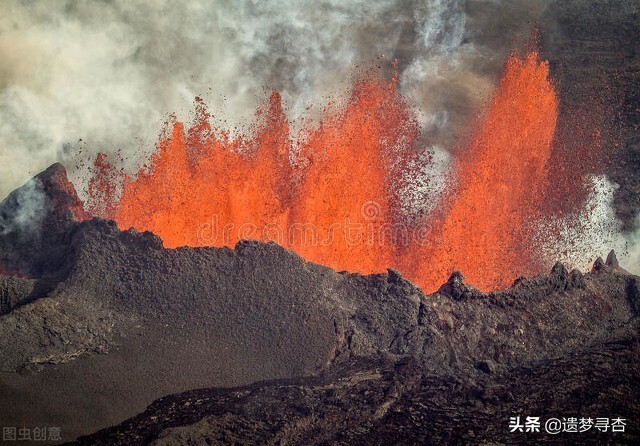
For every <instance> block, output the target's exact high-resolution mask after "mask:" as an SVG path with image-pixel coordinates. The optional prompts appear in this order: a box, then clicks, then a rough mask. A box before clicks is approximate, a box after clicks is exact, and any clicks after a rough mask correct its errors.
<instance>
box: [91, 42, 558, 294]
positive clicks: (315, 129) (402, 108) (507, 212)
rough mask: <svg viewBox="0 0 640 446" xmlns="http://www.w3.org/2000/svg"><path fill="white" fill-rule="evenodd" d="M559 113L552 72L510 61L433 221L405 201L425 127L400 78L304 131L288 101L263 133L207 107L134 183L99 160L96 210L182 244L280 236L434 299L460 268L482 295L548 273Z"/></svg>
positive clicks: (375, 83) (323, 258) (356, 91)
mask: <svg viewBox="0 0 640 446" xmlns="http://www.w3.org/2000/svg"><path fill="white" fill-rule="evenodd" d="M557 108H558V103H557V99H556V93H555V91H554V88H553V86H552V84H551V82H550V79H549V69H548V65H547V63H546V62H543V61H540V59H539V57H538V54H537V53H536V52H530V53H528V54H526V55H525V56H523V57H518V56H516V55H512V56H510V57H509V59H508V60H507V62H506V64H505V69H504V73H503V76H502V79H501V81H500V83H499V85H498V87H497V89H496V92H495V93H494V96H493V98H492V100H491V102H490V104H489V106H488V108H487V110H486V112H485V113H484V115H483V116H482V117H481V118H480V119H479V121H478V123H477V124H476V125H477V129H476V132H475V136H474V138H473V139H472V141H471V142H470V143H469V144H468V145H467V147H463V149H464V150H461V152H462V153H464V155H463V156H462V157H461V158H460V159H459V160H458V161H457V162H456V164H455V166H454V169H453V176H454V178H455V180H456V181H453V182H452V186H451V188H450V190H449V191H447V193H446V194H445V196H444V197H442V198H439V199H440V200H441V205H440V207H439V210H438V211H437V212H435V213H433V214H432V215H430V216H428V217H424V218H422V220H421V219H419V218H414V217H415V216H411V215H410V212H411V211H410V210H407V209H406V208H405V207H403V205H402V201H403V200H402V196H401V192H400V191H401V190H402V188H403V186H406V184H403V182H404V181H407V178H409V179H410V178H411V177H412V172H411V169H415V168H416V166H419V165H420V161H419V157H418V139H419V130H418V124H417V121H416V117H415V115H414V113H413V111H412V109H411V107H410V106H409V105H408V103H407V101H406V100H405V99H404V98H403V97H402V96H401V95H400V94H399V92H398V85H397V79H396V78H395V77H394V78H392V79H391V80H390V81H381V80H379V79H369V78H362V79H360V80H358V81H357V82H356V83H355V85H354V88H353V90H352V93H351V95H350V97H349V99H348V101H347V102H346V105H343V106H339V105H337V104H330V105H329V106H328V107H327V108H326V110H325V111H324V114H323V117H322V119H321V120H320V121H319V122H316V123H310V124H309V125H308V126H305V127H303V129H302V130H300V131H298V132H296V133H295V134H294V132H293V131H292V130H291V129H290V128H289V123H288V120H287V116H286V113H285V112H284V110H283V107H282V103H281V99H280V96H279V94H278V93H277V92H274V93H273V94H272V95H271V96H270V97H269V98H268V100H266V102H265V104H264V105H263V106H262V107H261V108H260V109H259V110H258V112H257V115H256V124H255V126H254V129H255V130H254V131H253V132H252V134H251V135H250V136H247V135H240V136H231V134H230V132H228V131H227V130H225V129H217V128H213V127H212V125H211V119H210V118H211V117H210V115H209V113H208V111H207V109H206V106H205V104H204V103H203V102H202V101H201V100H200V99H196V118H195V120H194V123H193V124H192V125H191V126H190V127H189V128H185V126H184V125H183V124H182V123H180V122H175V121H174V122H169V123H167V125H166V128H165V131H164V132H163V134H162V135H161V137H160V141H159V143H158V146H157V150H156V152H155V153H154V155H153V156H152V157H151V158H150V160H149V162H148V164H147V165H146V166H144V167H143V168H141V169H140V171H139V172H138V173H137V175H135V176H134V177H129V176H127V175H123V174H121V173H120V172H119V171H118V170H117V169H115V168H114V167H112V166H111V165H110V164H109V162H108V160H106V158H105V156H103V155H100V156H98V158H97V159H96V161H95V170H94V176H93V178H92V179H91V181H90V184H89V195H90V197H89V200H88V202H87V209H88V210H89V211H90V212H92V213H93V214H94V215H99V216H102V217H107V218H112V219H114V220H115V221H116V222H117V224H118V226H119V227H120V228H121V229H128V228H131V227H134V228H136V229H138V230H149V231H152V232H154V233H156V234H157V235H159V236H160V237H161V238H162V240H163V242H164V244H165V246H167V247H170V248H173V247H178V246H233V245H234V244H235V243H236V242H237V241H238V240H240V239H243V238H249V239H257V240H262V241H276V242H278V243H280V244H281V245H283V246H285V247H287V248H290V249H293V250H294V251H296V252H298V253H299V254H300V255H302V256H303V257H304V258H305V259H307V260H309V261H314V262H318V263H322V264H325V265H329V266H331V267H334V268H336V269H347V270H350V271H354V272H360V273H373V272H381V271H384V270H386V269H387V268H389V267H393V268H395V269H398V270H400V271H401V272H403V273H404V274H405V275H407V276H408V277H409V278H410V279H411V280H413V281H414V282H416V283H418V284H419V285H420V286H421V287H422V288H423V289H424V290H425V291H433V290H434V289H435V288H436V287H437V286H438V284H440V283H442V282H443V281H444V280H446V279H447V277H448V275H449V274H450V273H451V272H452V271H453V270H455V269H460V270H462V271H463V273H464V274H465V276H466V277H467V278H468V279H470V281H471V282H472V283H474V284H475V285H477V286H478V287H479V288H481V289H491V288H496V287H504V286H508V285H509V284H510V283H511V281H512V280H513V279H514V278H515V277H517V276H519V275H522V274H525V273H526V274H532V273H537V272H539V271H537V270H536V268H537V264H536V258H537V256H536V249H535V246H533V240H532V238H531V237H530V235H529V228H528V223H529V222H530V221H532V220H533V219H535V218H537V217H538V216H539V212H540V210H539V209H540V208H541V207H540V206H538V204H539V203H540V200H541V197H542V190H543V188H544V186H545V181H546V174H545V172H546V163H547V160H548V159H549V156H550V154H551V147H552V139H553V135H554V131H555V127H556V120H557ZM422 167H424V166H422ZM403 179H404V180H403ZM408 181H410V180H408ZM425 199H434V197H426V196H425ZM425 228H427V229H426V230H425ZM417 234H420V236H419V237H418V236H417ZM425 241H427V242H426V243H425Z"/></svg>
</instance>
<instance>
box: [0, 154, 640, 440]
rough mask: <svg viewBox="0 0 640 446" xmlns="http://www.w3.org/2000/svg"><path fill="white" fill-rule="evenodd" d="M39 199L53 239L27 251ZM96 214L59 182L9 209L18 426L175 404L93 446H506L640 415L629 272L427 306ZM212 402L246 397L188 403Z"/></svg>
mask: <svg viewBox="0 0 640 446" xmlns="http://www.w3.org/2000/svg"><path fill="white" fill-rule="evenodd" d="M27 193H29V194H34V193H37V194H41V197H42V201H41V204H42V206H41V208H40V210H41V212H42V214H41V221H42V222H46V224H45V223H43V224H42V225H41V226H40V227H39V228H38V229H39V232H37V233H35V234H34V233H29V232H24V233H22V235H21V236H20V237H16V236H15V235H14V234H13V233H12V232H11V231H9V230H8V228H9V227H10V222H14V223H15V222H16V219H15V218H13V219H12V218H11V216H12V215H14V216H15V215H18V214H19V213H20V212H22V211H23V209H21V204H20V203H21V201H20V197H21V196H24V194H27ZM77 203H78V200H77V197H76V195H75V192H74V190H73V187H72V186H71V185H70V183H69V182H68V180H67V179H66V175H65V173H64V168H63V167H62V166H61V165H54V166H52V167H51V168H50V169H48V170H46V171H45V172H43V173H42V174H39V175H38V176H36V177H35V178H34V180H33V181H31V182H29V183H28V184H27V185H25V186H24V187H23V188H21V189H18V190H16V191H15V192H14V193H13V194H11V195H10V196H9V197H8V198H7V199H6V200H5V201H4V202H2V204H1V205H0V213H1V215H3V216H4V222H5V223H4V224H5V228H7V229H5V233H4V234H3V235H2V238H1V239H0V241H1V242H2V246H3V250H2V253H3V267H4V268H5V270H7V271H17V270H20V271H22V277H21V276H16V275H14V276H2V280H1V282H0V285H1V286H2V296H3V300H2V312H3V315H2V316H1V317H0V330H1V334H2V336H0V339H1V341H0V342H2V346H1V348H0V352H1V354H2V361H1V364H2V375H0V376H1V377H2V381H1V383H0V385H1V388H2V390H3V392H2V394H3V395H4V396H3V398H2V399H0V404H1V406H0V413H2V414H3V422H5V423H7V424H9V425H12V424H15V425H19V424H20V425H22V424H24V425H29V424H31V423H34V424H35V423H46V425H49V426H56V425H60V426H64V432H65V435H66V438H69V439H71V438H75V437H78V436H80V435H83V434H88V433H90V432H91V431H93V430H96V429H98V428H101V427H105V426H108V425H112V424H115V423H118V422H120V421H121V420H122V419H124V418H127V417H130V416H133V415H135V414H136V413H138V412H141V411H142V410H143V409H144V408H145V406H146V405H147V404H148V403H149V402H150V401H151V400H153V399H155V398H158V397H161V396H163V398H162V399H161V400H158V401H157V402H156V403H154V404H153V405H152V406H150V407H149V408H148V409H147V411H146V412H144V413H143V414H141V415H139V416H137V417H134V418H132V419H130V420H129V421H126V422H124V423H123V424H121V425H118V426H116V427H113V428H109V429H106V430H102V431H99V432H97V433H96V434H94V435H91V436H88V437H86V436H85V437H80V438H79V439H78V443H79V444H148V443H151V442H156V443H160V444H162V443H163V442H168V443H179V444H182V443H188V442H205V443H207V442H214V443H216V442H223V443H234V442H258V443H260V442H263V441H265V440H266V439H274V441H285V440H286V441H293V442H294V443H298V442H302V441H307V440H305V439H311V438H313V439H314V440H313V441H316V442H317V441H320V442H322V441H329V442H341V441H342V442H346V443H357V444H360V443H362V444H364V443H369V442H371V441H373V442H374V443H376V442H382V443H385V442H387V441H390V439H392V438H400V439H403V441H405V442H409V443H412V442H416V441H426V439H428V438H432V439H436V440H437V441H438V442H444V443H455V442H456V441H472V440H473V441H476V440H477V441H484V440H486V439H488V438H504V439H505V441H506V440H507V439H508V438H511V437H508V435H510V434H509V431H508V426H507V423H508V419H509V417H510V416H515V415H517V414H523V413H528V414H532V416H533V415H536V416H549V417H551V416H553V415H558V414H567V416H569V415H572V414H576V415H585V416H594V417H595V416H596V415H602V414H611V416H614V415H615V416H622V415H624V417H627V418H628V419H630V420H632V419H634V417H635V416H636V415H639V414H640V413H639V412H640V410H639V409H640V407H639V406H638V405H637V401H638V400H637V399H636V398H635V397H636V396H638V395H639V387H638V382H639V381H638V369H637V366H636V364H637V358H638V353H639V352H640V350H638V345H639V344H638V315H639V314H640V313H639V308H640V301H639V299H640V288H639V284H640V282H639V279H638V277H636V276H633V275H630V274H628V273H627V272H625V271H624V270H623V269H622V268H621V267H620V266H619V265H618V262H617V260H616V258H615V254H614V253H610V254H609V256H608V258H607V260H606V262H605V261H602V260H601V259H598V260H597V261H596V262H595V264H594V267H593V270H592V271H591V272H590V273H587V274H584V275H583V274H582V273H581V272H579V271H578V270H573V271H571V272H569V271H567V269H566V268H565V267H564V266H563V265H562V264H560V263H558V264H556V265H555V266H554V267H553V268H552V270H551V272H550V273H549V274H544V275H540V276H536V277H533V278H530V279H526V278H521V279H519V280H518V281H517V282H516V283H515V284H514V285H513V286H512V287H510V288H508V289H506V290H504V291H498V292H491V293H482V292H480V291H478V289H476V288H475V287H473V286H471V285H468V284H466V283H465V281H464V278H463V277H462V275H461V274H460V273H455V274H453V275H452V276H451V278H450V279H449V280H448V281H447V282H446V283H444V284H443V285H442V286H441V287H440V288H439V290H438V291H437V292H436V293H434V294H428V295H426V294H424V293H423V292H422V291H421V290H420V289H419V288H418V287H417V286H415V285H414V284H413V283H411V282H410V281H408V280H406V279H405V278H403V277H402V276H401V274H400V273H399V272H397V271H395V270H388V271H387V272H386V273H382V274H373V275H360V274H354V273H346V272H340V273H339V272H336V271H335V270H333V269H331V268H328V267H325V266H321V265H318V264H314V263H310V262H307V261H305V260H304V259H303V258H301V257H300V256H299V255H297V254H295V253H294V252H292V251H289V250H286V249H284V248H283V247H280V246H279V245H277V244H275V243H262V242H257V241H239V242H238V243H237V244H236V246H235V247H234V248H233V249H230V248H224V247H223V248H211V247H199V248H198V247H196V248H191V247H184V248H176V249H167V248H165V247H163V244H162V241H161V239H160V238H159V237H157V236H156V235H154V234H152V233H150V232H143V233H140V232H137V231H136V230H134V229H131V230H128V231H121V230H119V229H118V227H117V225H116V224H115V223H114V222H112V221H109V220H101V219H96V218H86V217H87V215H86V214H84V213H82V212H80V211H79V208H78V207H77ZM16 230H17V229H16ZM23 231H24V230H23ZM27 237H35V238H33V240H32V242H31V243H27ZM150 378H151V379H150ZM274 380H275V381H274ZM569 382H570V383H571V385H570V387H567V388H563V386H564V385H569V384H568V383H569ZM250 383H256V384H250ZM594 383H595V384H594ZM211 386H217V387H223V388H229V387H234V388H232V389H228V390H225V389H216V390H213V389H212V390H199V391H189V392H187V393H182V392H185V391H188V390H190V389H194V388H205V387H211ZM238 386H245V387H238ZM550 389H553V392H555V393H553V396H550V395H548V392H550V391H551V390H550ZM170 394H173V395H171V396H166V395H170ZM618 395H627V396H628V398H622V399H621V398H619V396H618ZM230 401H233V403H231V402H230ZM258 408H259V409H258ZM576 411H578V412H576ZM260 414H261V415H260ZM332 420H333V421H332ZM336 420H340V422H337V421H336ZM463 424H464V425H465V428H464V429H465V430H464V432H462V431H459V430H458V427H456V426H462V425H463ZM598 432H599V431H597V430H594V432H591V433H589V434H587V435H585V436H583V437H582V438H585V439H591V440H594V439H595V440H597V439H598V438H600V437H599V435H602V433H598ZM565 435H569V434H565ZM639 435H640V432H638V430H637V429H636V428H635V426H633V425H629V426H628V428H627V429H626V431H625V432H624V433H622V434H616V436H615V437H614V438H615V439H616V441H617V440H620V441H628V442H633V441H635V440H636V439H637V438H638V437H639ZM320 439H325V440H320ZM374 439H375V440H374ZM385 439H386V440H385ZM565 439H566V438H565ZM520 440H522V441H523V442H526V441H532V442H537V441H539V439H536V438H535V437H531V436H528V435H524V434H523V435H521V436H519V437H518V441H520ZM313 441H312V442H313ZM434 441H435V440H434ZM563 441H564V440H563Z"/></svg>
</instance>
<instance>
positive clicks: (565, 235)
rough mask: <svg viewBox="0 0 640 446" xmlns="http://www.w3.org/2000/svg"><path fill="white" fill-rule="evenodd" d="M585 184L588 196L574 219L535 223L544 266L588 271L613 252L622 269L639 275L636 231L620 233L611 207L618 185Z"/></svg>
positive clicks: (598, 178) (602, 178) (598, 180)
mask: <svg viewBox="0 0 640 446" xmlns="http://www.w3.org/2000/svg"><path fill="white" fill-rule="evenodd" d="M587 181H588V182H589V183H590V186H591V187H590V189H591V193H590V195H589V197H588V199H587V202H586V204H585V206H584V208H583V209H582V210H581V211H580V212H579V213H578V214H577V215H572V216H567V217H564V218H561V219H557V220H553V221H546V222H539V223H538V227H539V233H540V236H539V240H540V242H539V243H540V245H539V246H540V248H541V250H542V252H543V256H544V259H545V261H546V263H551V262H554V261H556V260H559V261H561V262H563V263H565V264H566V265H567V266H569V267H571V268H578V269H580V270H583V271H588V270H589V269H590V268H591V266H592V265H593V261H594V260H595V259H596V258H597V257H602V258H605V257H606V255H607V254H608V252H609V251H610V250H612V249H613V250H615V251H616V255H617V257H618V260H619V262H620V265H621V266H622V267H623V268H625V269H627V270H628V271H630V272H632V273H634V274H638V273H640V243H639V242H640V230H638V231H637V232H636V233H635V234H623V233H622V232H621V228H622V223H621V222H620V221H619V220H618V219H617V217H616V214H615V209H614V206H613V194H614V192H615V190H616V189H617V188H618V185H616V184H615V183H612V182H611V181H610V180H609V179H608V178H607V177H606V175H595V176H590V177H589V178H588V179H587ZM639 223H640V221H639ZM638 227H640V226H638Z"/></svg>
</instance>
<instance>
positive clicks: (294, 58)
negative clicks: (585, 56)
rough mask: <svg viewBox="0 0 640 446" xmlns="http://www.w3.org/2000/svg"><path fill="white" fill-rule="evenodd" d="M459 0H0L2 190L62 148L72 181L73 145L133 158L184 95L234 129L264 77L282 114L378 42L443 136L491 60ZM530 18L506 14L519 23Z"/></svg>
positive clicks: (448, 139)
mask: <svg viewBox="0 0 640 446" xmlns="http://www.w3.org/2000/svg"><path fill="white" fill-rule="evenodd" d="M467 3H468V2H466V1H464V0H427V1H419V0H415V1H414V0H409V1H408V0H366V1H365V0H355V1H349V2H343V1H339V0H321V1H317V0H298V1H294V0H289V1H286V0H271V1H257V0H234V1H231V0H193V1H189V2H175V1H172V0H156V1H153V2H129V1H125V0H88V1H83V2H77V1H71V0H67V1H62V0H61V1H56V2H34V1H25V0H5V1H3V2H2V14H0V60H2V64H1V65H0V196H4V195H5V194H6V193H8V192H9V191H10V190H12V189H14V188H16V187H17V186H19V185H20V184H22V183H23V182H24V181H26V180H27V179H28V178H30V177H31V176H32V175H33V174H35V173H36V172H38V171H40V170H42V169H44V168H46V167H47V166H48V165H49V164H51V163H52V162H54V161H62V162H65V164H66V165H67V168H68V169H70V170H71V174H72V176H73V179H74V180H75V182H76V183H77V182H78V180H80V179H81V174H82V169H79V170H76V171H74V169H73V168H74V165H73V164H74V162H76V161H78V159H80V158H79V157H78V152H79V151H80V150H82V153H83V155H84V158H83V159H89V158H90V155H91V154H95V153H96V152H97V151H106V152H115V151H117V150H120V151H121V152H122V154H123V157H124V159H125V162H128V163H129V164H130V165H134V164H137V163H139V162H140V159H141V157H142V156H144V155H145V154H148V153H149V152H150V151H151V150H152V149H153V147H154V143H155V141H156V138H157V134H158V132H159V130H160V127H161V122H162V121H163V120H164V119H165V117H166V115H167V114H169V113H176V114H177V115H178V117H179V118H181V119H186V118H188V116H189V113H190V111H191V109H192V103H193V99H194V97H195V96H201V97H204V98H205V100H206V102H207V104H208V105H209V107H210V109H211V110H212V112H213V113H214V115H215V116H216V117H219V118H220V119H221V120H224V119H227V120H228V121H227V124H228V126H229V128H231V129H233V127H234V125H236V124H238V123H243V122H245V121H246V120H248V119H250V118H251V117H252V115H253V113H254V110H255V107H256V105H257V104H258V103H259V101H260V100H261V98H262V97H263V96H264V93H265V90H264V89H265V88H267V89H272V88H275V89H278V90H279V91H280V92H281V93H282V95H283V98H284V100H285V103H286V104H287V105H288V106H289V116H290V117H291V118H292V119H293V118H295V117H297V116H299V115H300V114H302V113H303V112H305V110H307V109H308V108H309V106H310V105H312V104H313V105H315V109H320V108H321V106H322V103H323V101H326V100H327V99H328V97H329V96H335V94H336V92H339V91H344V90H345V89H348V88H349V86H350V85H351V80H352V77H353V75H354V74H357V70H358V68H355V67H356V66H357V65H360V66H363V65H365V66H366V65H369V64H372V63H376V60H379V57H380V56H381V55H384V62H383V64H388V65H387V66H386V68H385V69H390V64H391V61H392V60H393V59H397V60H398V70H399V71H400V75H401V77H400V81H401V86H402V88H403V91H404V93H406V94H407V95H408V96H409V97H410V98H411V100H413V101H414V102H415V105H416V107H417V108H418V109H419V112H420V115H421V120H422V124H423V125H424V127H425V130H426V135H427V137H426V139H427V140H428V141H426V144H425V145H426V146H431V145H433V144H436V145H440V146H444V147H445V148H447V147H449V146H451V145H452V144H453V143H454V142H455V138H456V135H458V133H459V131H460V129H461V128H462V127H463V125H462V123H463V122H464V123H465V124H466V122H468V118H469V117H470V116H472V115H473V113H475V112H476V111H477V109H478V107H479V106H480V102H481V101H482V100H483V99H484V98H486V96H487V94H488V93H489V91H490V86H491V85H492V83H493V80H492V76H493V75H494V74H495V72H497V70H498V69H499V67H500V65H501V63H502V60H503V59H502V58H501V57H495V56H496V50H495V49H489V48H490V47H492V46H495V45H493V44H491V42H484V43H483V44H482V45H474V44H471V43H470V42H468V41H465V33H475V34H477V33H478V30H481V29H482V28H483V27H484V26H485V22H486V18H484V17H483V16H482V14H477V13H474V12H473V8H471V6H470V5H467ZM515 3H518V4H522V5H524V4H525V3H526V2H524V1H519V2H515ZM515 3H513V2H512V4H515ZM529 3H530V2H529ZM521 7H522V8H523V9H524V10H527V9H530V7H527V8H525V7H524V6H521ZM465 9H468V10H470V11H471V13H472V17H471V18H472V22H473V23H472V26H471V29H468V28H469V26H468V23H467V22H468V20H467V12H465ZM529 19H530V17H529V16H528V15H527V14H525V15H523V17H522V23H520V24H516V25H517V26H513V27H512V28H513V29H515V30H520V29H521V28H522V27H523V26H524V27H525V28H526V31H525V33H528V31H529V28H530V27H531V22H530V20H529ZM518 32H520V31H518ZM488 65H490V66H493V67H494V68H493V71H492V70H488V69H487V66H488ZM478 66H480V67H482V69H481V70H476V69H475V67H478ZM80 140H82V141H80ZM74 174H75V175H74ZM79 189H82V187H79Z"/></svg>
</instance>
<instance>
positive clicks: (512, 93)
mask: <svg viewBox="0 0 640 446" xmlns="http://www.w3.org/2000/svg"><path fill="white" fill-rule="evenodd" d="M557 117H558V101H557V98H556V93H555V90H554V88H553V86H552V85H551V83H550V81H549V67H548V64H547V63H546V62H540V60H539V59H538V55H537V54H536V53H535V52H532V53H529V54H528V55H527V56H526V57H525V58H524V59H520V58H518V57H516V56H515V55H512V56H510V57H509V59H508V60H507V63H506V68H505V72H504V75H503V77H502V79H501V81H500V85H499V87H498V90H497V92H496V94H495V95H494V97H493V99H492V101H491V104H490V106H489V108H488V110H487V113H486V116H485V118H484V120H483V121H482V125H481V126H480V130H479V132H478V133H477V135H476V138H475V141H474V142H473V144H472V145H471V147H470V150H469V151H468V152H467V154H466V156H464V157H463V158H462V159H460V160H459V162H458V165H457V166H456V167H457V178H458V179H459V184H458V188H457V190H456V191H453V192H452V196H451V200H450V202H451V208H450V209H449V211H448V213H447V214H446V217H445V219H444V222H443V223H442V224H441V225H440V226H439V228H438V231H437V232H438V233H437V234H435V235H434V237H435V238H436V239H437V240H438V242H439V246H438V248H437V249H435V250H432V251H431V252H426V253H424V254H423V256H422V262H421V263H420V269H419V271H418V272H417V274H418V276H419V278H420V283H421V284H422V285H423V286H428V285H429V284H437V283H440V282H442V280H444V279H446V278H447V277H448V276H449V274H450V273H451V272H453V271H454V270H459V271H462V272H463V274H464V275H465V279H466V280H467V281H469V282H470V283H472V284H474V285H476V286H478V287H479V288H480V289H482V290H489V289H496V288H503V287H506V286H509V285H510V284H511V282H512V281H513V279H514V278H515V277H518V276H520V275H524V274H532V273H539V272H540V271H536V268H537V265H536V264H535V262H536V258H537V256H535V252H534V251H535V241H534V240H532V239H531V237H532V235H531V234H530V233H529V231H528V229H530V228H529V226H528V223H529V222H531V221H532V220H533V219H535V218H536V217H537V216H539V215H538V213H539V210H540V200H541V199H542V196H541V193H542V190H543V188H544V186H545V181H546V164H547V161H548V160H549V157H550V156H551V145H552V140H553V136H554V132H555V128H556V121H557Z"/></svg>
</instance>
